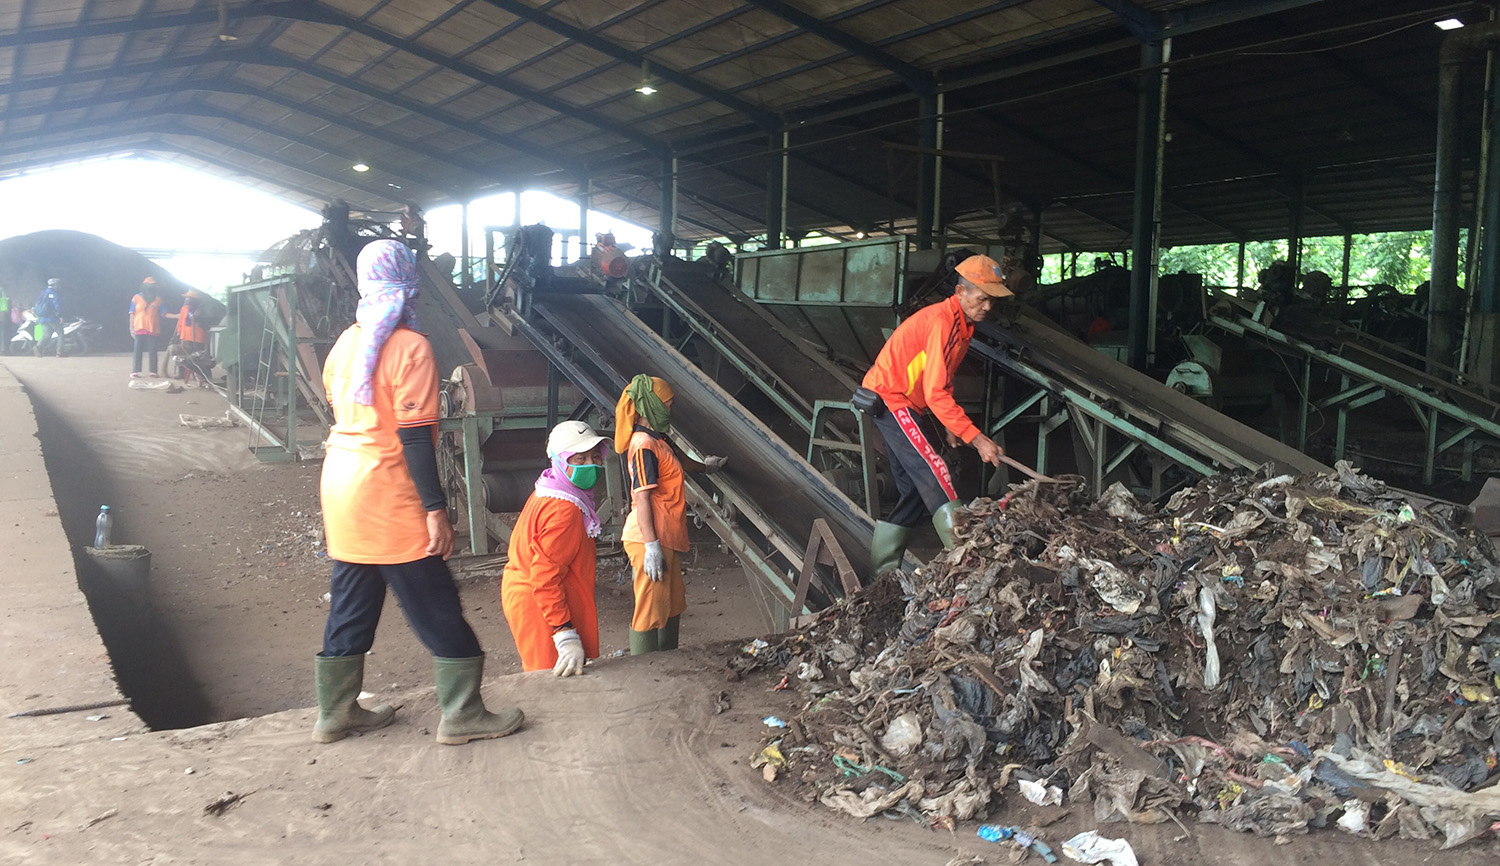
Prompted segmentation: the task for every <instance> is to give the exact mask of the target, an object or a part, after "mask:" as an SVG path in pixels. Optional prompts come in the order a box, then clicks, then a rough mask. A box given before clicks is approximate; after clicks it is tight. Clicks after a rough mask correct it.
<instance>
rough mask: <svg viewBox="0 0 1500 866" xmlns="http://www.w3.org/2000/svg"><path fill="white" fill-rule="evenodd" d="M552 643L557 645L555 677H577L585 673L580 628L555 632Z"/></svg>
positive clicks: (553, 668)
mask: <svg viewBox="0 0 1500 866" xmlns="http://www.w3.org/2000/svg"><path fill="white" fill-rule="evenodd" d="M552 645H553V646H555V647H557V664H555V665H553V666H552V675H553V676H555V677H576V676H578V675H579V674H581V673H583V638H580V637H579V636H578V629H576V628H565V629H563V630H562V631H559V632H554V633H553V635H552Z"/></svg>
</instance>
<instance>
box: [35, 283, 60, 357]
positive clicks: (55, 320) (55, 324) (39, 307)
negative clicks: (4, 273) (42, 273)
mask: <svg viewBox="0 0 1500 866" xmlns="http://www.w3.org/2000/svg"><path fill="white" fill-rule="evenodd" d="M61 286H62V280H59V279H58V278H57V277H53V278H52V279H50V280H48V281H47V288H45V289H43V290H42V294H41V297H39V298H37V299H36V303H35V304H33V305H32V307H31V311H32V312H33V313H35V314H36V321H37V325H38V326H39V327H38V328H37V340H36V347H35V348H34V349H33V351H34V352H35V353H36V356H37V357H38V358H40V357H41V356H42V346H43V345H45V344H46V342H47V338H48V337H52V336H55V337H57V357H59V358H61V357H62V356H63V350H62V344H63V341H62V297H61V296H60V295H59V294H58V288H59V287H61Z"/></svg>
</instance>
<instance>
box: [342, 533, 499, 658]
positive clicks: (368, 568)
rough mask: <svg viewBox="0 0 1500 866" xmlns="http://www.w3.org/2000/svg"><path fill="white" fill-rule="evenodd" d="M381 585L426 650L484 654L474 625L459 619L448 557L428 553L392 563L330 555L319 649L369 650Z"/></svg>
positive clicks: (462, 655)
mask: <svg viewBox="0 0 1500 866" xmlns="http://www.w3.org/2000/svg"><path fill="white" fill-rule="evenodd" d="M387 586H389V587H390V588H391V592H392V593H394V594H395V596H396V601H397V603H399V604H400V605H401V612H402V613H403V614H405V615H406V621H407V623H409V624H410V625H411V630H412V631H414V632H416V635H417V638H418V639H419V640H421V641H422V645H423V646H425V647H427V651H428V652H430V653H432V654H433V655H435V656H437V657H439V658H445V659H467V658H473V657H474V656H477V655H483V654H484V651H483V650H481V649H480V648H479V639H478V638H476V637H475V636H474V629H472V628H470V627H469V623H468V621H467V620H465V619H464V612H463V607H462V606H461V605H460V604H459V601H458V586H457V585H456V584H454V582H453V575H452V574H451V573H449V571H448V563H446V562H444V561H443V560H442V559H441V558H440V557H436V556H429V557H427V558H426V559H419V560H417V561H415V562H403V563H400V564H398V565H363V564H360V563H356V562H341V561H339V560H337V559H335V560H334V561H333V580H332V581H331V587H332V588H331V589H330V590H329V593H330V594H331V595H332V602H331V604H330V606H329V608H328V625H327V626H326V627H325V628H324V629H323V651H322V652H321V653H319V655H324V656H353V655H363V654H364V653H367V652H369V651H370V647H371V646H373V645H374V643H375V626H377V625H378V624H379V623H380V611H381V609H382V608H383V607H384V606H385V588H386V587H387Z"/></svg>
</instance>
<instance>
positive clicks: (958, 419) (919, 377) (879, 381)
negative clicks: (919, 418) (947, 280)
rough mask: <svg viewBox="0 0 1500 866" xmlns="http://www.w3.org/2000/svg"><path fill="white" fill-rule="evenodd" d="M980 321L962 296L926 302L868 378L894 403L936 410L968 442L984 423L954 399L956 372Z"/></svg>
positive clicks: (873, 387) (893, 337) (898, 330)
mask: <svg viewBox="0 0 1500 866" xmlns="http://www.w3.org/2000/svg"><path fill="white" fill-rule="evenodd" d="M973 337H974V325H973V324H972V323H971V322H970V321H969V320H968V318H967V317H966V316H964V311H963V309H962V308H960V307H959V305H958V298H957V297H950V298H948V299H947V300H946V301H942V302H941V303H936V304H933V305H931V306H928V307H923V308H922V309H920V310H918V311H917V312H915V313H913V314H912V315H911V316H910V317H909V318H907V320H906V321H904V322H902V323H901V324H900V325H899V326H898V327H897V328H896V331H895V333H893V334H891V338H890V339H889V340H886V341H885V346H884V347H883V348H881V350H880V355H879V356H877V357H876V358H875V366H873V367H871V368H870V371H869V372H868V373H866V374H865V380H864V382H863V383H862V384H863V385H864V386H865V387H866V388H869V389H870V390H871V391H874V392H875V393H877V394H879V395H880V397H881V399H883V400H885V404H886V406H887V407H889V408H891V409H904V408H907V407H910V408H912V409H917V410H919V411H930V412H932V414H933V415H934V416H936V417H937V419H938V421H940V422H942V425H943V426H944V427H946V428H948V430H949V431H950V432H951V433H953V435H955V436H957V437H958V438H959V439H961V440H963V441H964V442H969V441H971V440H973V438H974V437H975V436H978V435H979V428H978V427H976V426H974V422H973V421H970V420H969V416H968V414H967V413H965V412H964V410H963V409H962V408H961V407H960V406H959V405H958V402H957V401H955V400H954V399H953V375H954V373H956V372H957V371H958V365H959V362H961V361H962V360H963V358H964V354H965V353H966V352H968V351H969V341H970V340H971V339H973Z"/></svg>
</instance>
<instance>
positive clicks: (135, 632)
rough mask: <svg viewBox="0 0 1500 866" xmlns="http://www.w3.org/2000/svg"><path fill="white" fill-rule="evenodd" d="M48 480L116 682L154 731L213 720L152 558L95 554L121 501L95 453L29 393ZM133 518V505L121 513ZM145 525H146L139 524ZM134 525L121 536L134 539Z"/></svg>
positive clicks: (131, 550) (136, 551) (116, 551)
mask: <svg viewBox="0 0 1500 866" xmlns="http://www.w3.org/2000/svg"><path fill="white" fill-rule="evenodd" d="M29 393H30V396H31V399H32V406H33V408H34V411H35V413H36V422H37V433H38V436H39V438H40V439H41V442H42V453H43V457H44V459H45V460H46V464H47V474H48V476H49V477H50V478H51V480H52V490H53V495H54V496H55V497H56V499H57V513H58V516H59V517H60V518H61V519H62V524H63V530H64V532H66V533H67V536H68V542H69V545H70V546H71V547H72V549H73V563H74V568H75V570H76V572H77V574H78V588H79V589H80V590H82V592H83V594H84V597H85V598H87V599H88V603H89V611H90V613H91V614H92V615H93V618H94V625H95V626H96V627H97V628H98V629H99V636H100V638H102V639H103V641H104V646H105V648H106V649H107V650H108V651H109V658H110V662H111V664H112V665H113V667H114V672H115V680H116V681H117V682H118V683H119V686H120V691H122V692H123V693H124V694H125V696H126V697H127V698H129V699H130V707H131V709H132V710H134V711H135V713H136V715H138V716H140V717H141V719H142V720H143V721H144V722H145V723H146V724H147V725H149V726H150V727H151V729H152V730H169V729H175V728H190V727H194V726H197V725H202V724H206V723H208V722H212V721H214V720H215V719H214V715H213V708H212V706H211V705H210V703H209V701H208V698H207V696H206V695H205V694H204V692H203V690H202V689H201V688H200V687H199V686H198V684H197V681H196V679H195V678H194V677H193V675H192V671H191V670H190V669H189V668H188V666H187V661H186V656H185V655H184V654H183V652H182V648H181V646H180V644H179V643H178V640H177V636H176V634H175V633H174V632H173V630H172V628H171V627H170V625H169V624H168V623H167V622H166V621H165V620H164V619H163V618H162V616H161V614H160V613H159V612H158V611H157V610H156V606H155V603H154V601H153V595H152V590H151V581H150V573H151V554H150V551H148V550H147V549H146V548H144V547H141V546H139V545H120V546H116V547H108V548H104V549H102V550H99V549H94V548H90V547H88V546H87V545H89V543H90V542H92V541H93V532H94V517H95V515H96V514H97V513H98V510H99V506H100V505H101V504H107V503H116V502H119V501H120V500H119V497H118V495H117V492H116V491H115V490H114V489H113V486H112V485H111V483H110V481H109V476H108V475H107V474H106V472H105V470H104V467H103V466H102V465H100V462H99V460H98V459H97V457H96V456H95V455H94V454H93V451H92V449H90V448H89V447H88V444H87V443H86V442H84V441H83V440H82V439H81V438H80V437H79V436H78V434H77V433H76V432H75V431H74V430H73V429H72V428H71V427H69V426H68V425H67V424H66V423H64V422H63V420H62V418H61V416H60V415H59V414H58V413H57V411H56V410H55V409H53V407H51V406H50V405H48V403H47V401H46V399H44V398H42V397H41V396H39V395H38V394H37V393H36V392H34V391H32V392H29ZM116 510H117V511H120V512H122V516H126V515H128V511H129V509H128V506H121V507H119V508H117V509H116ZM137 519H143V518H139V517H138V518H137ZM129 521H130V518H129V517H128V516H127V519H126V521H124V522H123V524H122V525H121V526H117V528H116V533H117V535H120V536H121V537H128V535H125V534H124V531H125V530H127V529H128V526H129Z"/></svg>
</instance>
